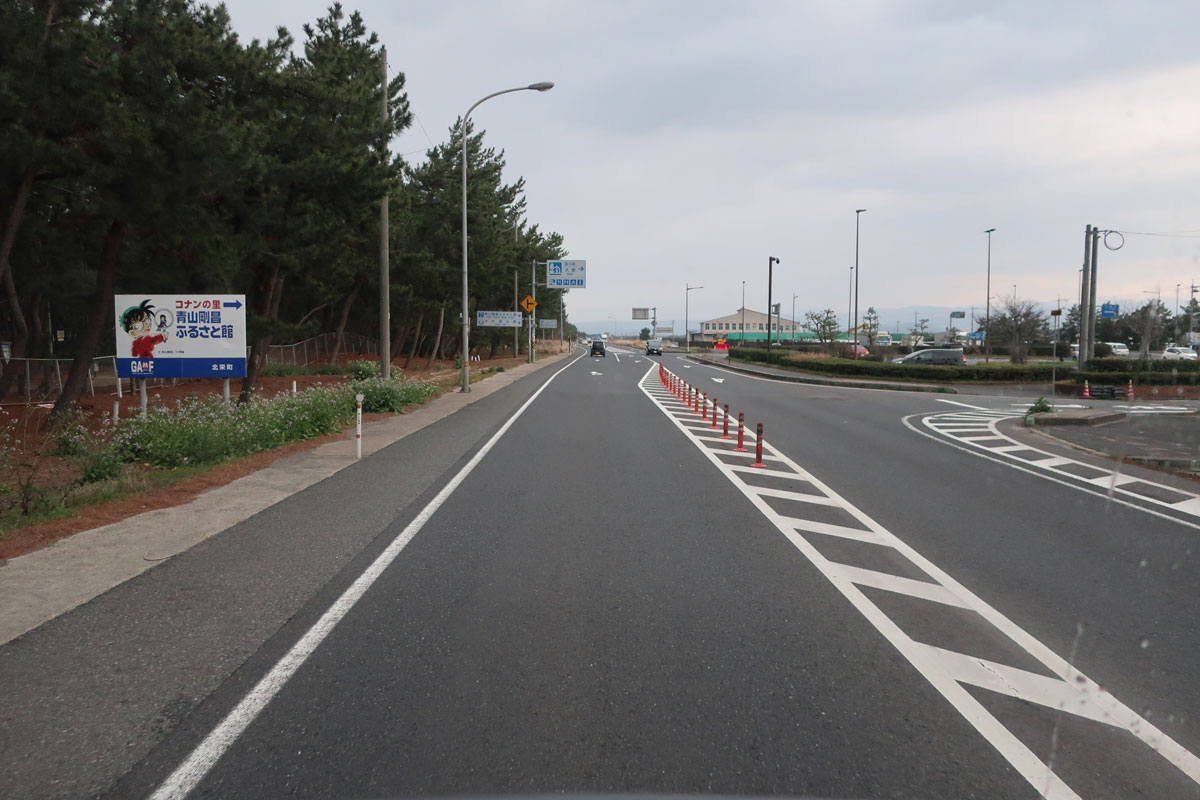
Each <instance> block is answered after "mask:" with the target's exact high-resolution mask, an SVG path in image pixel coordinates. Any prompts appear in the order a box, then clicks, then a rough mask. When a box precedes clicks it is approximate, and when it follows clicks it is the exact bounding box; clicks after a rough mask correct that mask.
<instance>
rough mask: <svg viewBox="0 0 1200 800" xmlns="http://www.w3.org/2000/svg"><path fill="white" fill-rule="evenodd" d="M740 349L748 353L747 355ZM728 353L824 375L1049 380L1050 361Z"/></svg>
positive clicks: (1059, 373)
mask: <svg viewBox="0 0 1200 800" xmlns="http://www.w3.org/2000/svg"><path fill="white" fill-rule="evenodd" d="M744 353H749V354H750V356H749V357H748V358H746V357H744V356H743V354H744ZM730 356H731V357H733V358H735V359H738V358H740V359H742V360H746V361H760V362H766V363H769V364H772V365H775V366H779V367H784V368H787V369H797V370H803V371H806V372H817V373H822V374H828V375H838V376H845V377H862V378H888V379H892V380H913V381H933V382H938V383H953V382H976V381H978V382H1017V381H1020V382H1028V383H1034V382H1040V381H1049V380H1050V377H1051V374H1052V365H1050V364H1010V363H1005V362H999V363H993V364H966V365H961V366H960V365H932V364H893V363H892V362H890V361H872V360H869V359H863V358H860V359H858V360H857V361H856V360H854V359H848V358H821V359H818V358H803V357H796V358H793V357H792V356H791V355H790V354H785V353H778V352H774V351H773V352H772V353H771V354H770V357H769V358H768V356H767V352H766V351H765V350H762V351H759V350H741V349H738V350H732V351H730ZM1073 372H1074V371H1073V370H1072V369H1071V368H1070V367H1064V366H1061V365H1060V366H1058V367H1057V369H1056V371H1055V374H1056V377H1059V378H1063V379H1066V378H1070V377H1071V376H1072V374H1073Z"/></svg>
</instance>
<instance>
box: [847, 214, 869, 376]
mask: <svg viewBox="0 0 1200 800" xmlns="http://www.w3.org/2000/svg"><path fill="white" fill-rule="evenodd" d="M864 211H866V209H865V208H856V209H854V335H853V336H852V337H850V341H852V342H853V343H854V357H855V358H858V221H859V220H860V219H862V213H863V212H864Z"/></svg>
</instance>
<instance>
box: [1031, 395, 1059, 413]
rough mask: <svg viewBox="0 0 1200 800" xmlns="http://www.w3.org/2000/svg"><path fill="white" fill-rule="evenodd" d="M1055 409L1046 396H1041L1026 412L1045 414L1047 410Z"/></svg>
mask: <svg viewBox="0 0 1200 800" xmlns="http://www.w3.org/2000/svg"><path fill="white" fill-rule="evenodd" d="M1053 410H1054V409H1053V408H1051V407H1050V404H1049V403H1047V402H1046V398H1044V397H1039V398H1038V399H1037V400H1036V401H1035V402H1034V404H1033V405H1031V406H1030V407H1029V410H1028V411H1026V412H1025V413H1026V414H1043V413H1045V412H1047V411H1053Z"/></svg>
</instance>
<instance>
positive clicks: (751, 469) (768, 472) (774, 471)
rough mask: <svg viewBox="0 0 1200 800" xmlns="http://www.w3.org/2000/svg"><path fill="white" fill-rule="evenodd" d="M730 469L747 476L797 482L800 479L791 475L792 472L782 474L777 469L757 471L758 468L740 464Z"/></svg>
mask: <svg viewBox="0 0 1200 800" xmlns="http://www.w3.org/2000/svg"><path fill="white" fill-rule="evenodd" d="M730 469H732V470H733V471H734V472H744V473H746V474H747V475H764V476H767V477H771V478H791V479H793V480H796V479H797V477H798V476H797V475H795V474H794V473H791V472H781V471H780V470H777V469H756V468H754V467H750V466H746V467H743V466H742V465H740V464H738V465H736V466H732V467H730Z"/></svg>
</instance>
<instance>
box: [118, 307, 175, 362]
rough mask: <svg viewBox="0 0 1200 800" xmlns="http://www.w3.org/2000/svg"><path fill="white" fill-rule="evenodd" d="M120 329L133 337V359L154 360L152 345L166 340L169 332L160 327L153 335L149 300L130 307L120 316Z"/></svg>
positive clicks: (151, 310)
mask: <svg viewBox="0 0 1200 800" xmlns="http://www.w3.org/2000/svg"><path fill="white" fill-rule="evenodd" d="M121 327H122V328H124V329H125V332H126V333H128V334H129V335H130V336H132V337H133V347H132V350H133V357H134V358H154V345H156V344H161V343H163V342H165V341H166V340H167V337H168V336H169V335H170V331H168V330H166V329H164V328H162V327H160V328H159V333H154V332H153V331H154V306H153V305H152V304H151V303H150V301H149V300H143V301H142V303H141V305H136V306H130V307H129V308H127V309H125V312H124V313H123V314H121Z"/></svg>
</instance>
